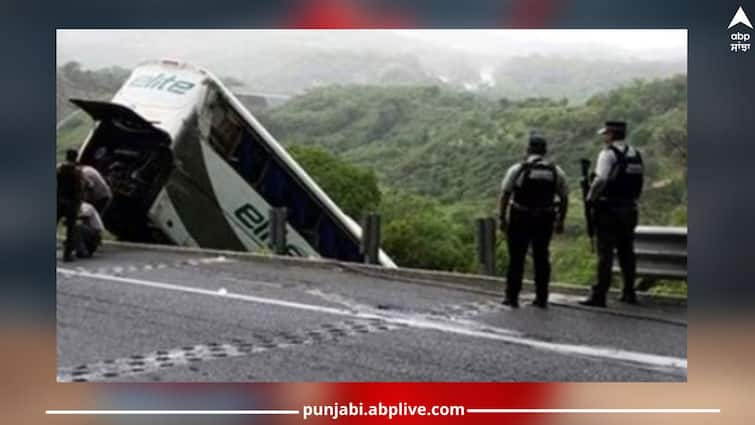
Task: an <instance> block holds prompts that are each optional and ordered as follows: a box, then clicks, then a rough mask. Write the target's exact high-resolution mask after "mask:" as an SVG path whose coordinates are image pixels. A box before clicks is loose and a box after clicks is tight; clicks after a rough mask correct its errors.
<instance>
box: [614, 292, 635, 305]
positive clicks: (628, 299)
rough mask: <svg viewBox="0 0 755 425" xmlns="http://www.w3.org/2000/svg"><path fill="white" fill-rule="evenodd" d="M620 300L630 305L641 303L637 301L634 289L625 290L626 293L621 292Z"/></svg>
mask: <svg viewBox="0 0 755 425" xmlns="http://www.w3.org/2000/svg"><path fill="white" fill-rule="evenodd" d="M619 301H621V302H623V303H626V304H630V305H637V304H639V302H638V301H637V294H635V292H634V291H624V293H623V294H621V298H619Z"/></svg>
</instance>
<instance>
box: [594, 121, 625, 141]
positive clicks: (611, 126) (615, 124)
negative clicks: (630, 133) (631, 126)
mask: <svg viewBox="0 0 755 425" xmlns="http://www.w3.org/2000/svg"><path fill="white" fill-rule="evenodd" d="M609 131H610V132H611V133H613V134H614V135H615V136H616V137H617V138H621V139H623V138H624V135H625V134H626V133H627V123H626V122H624V121H606V124H605V125H604V126H603V128H601V129H600V130H598V134H606V133H608V132H609Z"/></svg>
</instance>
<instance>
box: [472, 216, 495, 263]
mask: <svg viewBox="0 0 755 425" xmlns="http://www.w3.org/2000/svg"><path fill="white" fill-rule="evenodd" d="M495 224H496V221H495V218H478V219H477V220H476V221H475V227H476V229H477V260H478V262H479V263H480V273H482V274H485V275H488V276H494V275H495Z"/></svg>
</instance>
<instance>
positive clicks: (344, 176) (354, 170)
mask: <svg viewBox="0 0 755 425" xmlns="http://www.w3.org/2000/svg"><path fill="white" fill-rule="evenodd" d="M289 153H291V155H292V156H293V157H294V159H295V160H296V161H297V162H298V163H299V164H300V165H301V166H302V167H303V168H304V170H305V171H307V173H308V174H309V175H310V176H311V177H312V178H313V179H314V180H315V181H316V182H317V184H318V185H320V187H321V188H322V190H324V191H325V193H327V194H328V196H330V198H331V199H332V200H333V202H335V203H336V204H337V205H338V206H339V207H340V208H341V209H342V210H343V212H344V213H346V214H348V215H349V216H351V217H352V218H354V219H355V220H357V221H359V220H360V219H361V218H362V217H363V216H364V215H365V214H367V213H369V212H371V211H376V210H377V208H378V206H379V205H380V190H379V189H378V185H377V177H375V173H374V172H372V170H369V169H366V168H360V167H356V166H354V165H351V164H349V163H348V162H346V161H343V160H341V159H339V158H337V157H335V156H333V155H331V154H329V153H328V152H327V151H325V150H323V149H320V148H312V147H304V146H293V147H291V148H289Z"/></svg>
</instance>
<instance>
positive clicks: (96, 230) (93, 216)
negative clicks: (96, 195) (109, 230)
mask: <svg viewBox="0 0 755 425" xmlns="http://www.w3.org/2000/svg"><path fill="white" fill-rule="evenodd" d="M76 228H77V230H78V234H79V238H78V243H77V244H76V256H77V257H79V258H90V257H91V256H92V255H94V252H95V251H97V248H99V246H100V244H101V243H102V232H103V231H104V230H105V226H104V225H103V224H102V219H100V215H99V214H98V213H97V209H96V208H95V207H94V206H93V205H92V204H90V203H88V202H82V203H81V207H80V209H79V217H78V222H77V224H76Z"/></svg>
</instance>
